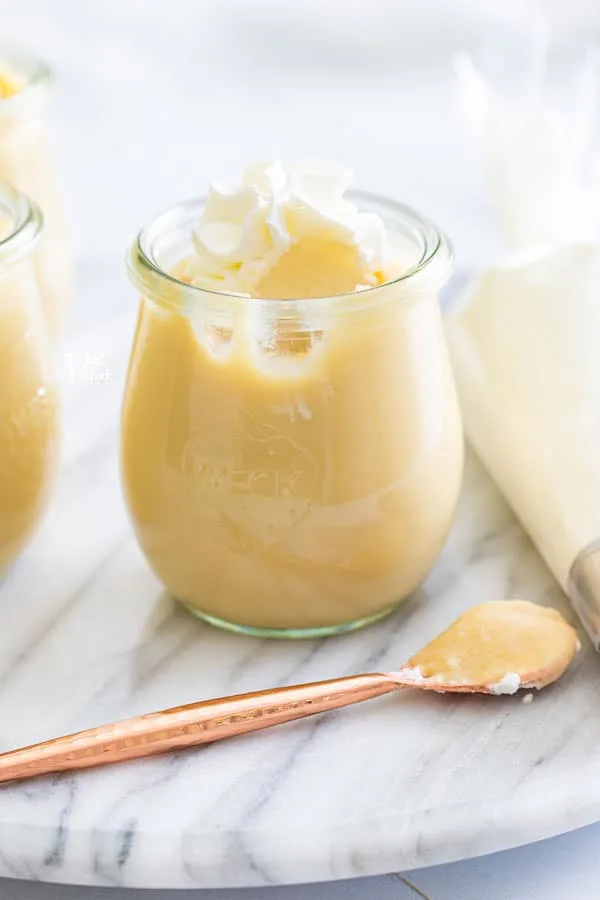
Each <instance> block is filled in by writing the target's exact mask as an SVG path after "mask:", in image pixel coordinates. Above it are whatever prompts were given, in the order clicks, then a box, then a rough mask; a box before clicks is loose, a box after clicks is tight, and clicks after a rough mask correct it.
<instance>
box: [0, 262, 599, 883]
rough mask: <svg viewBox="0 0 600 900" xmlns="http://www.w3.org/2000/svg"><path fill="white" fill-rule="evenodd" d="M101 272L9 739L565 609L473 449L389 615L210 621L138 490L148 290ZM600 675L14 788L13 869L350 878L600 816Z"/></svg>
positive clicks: (1, 630)
mask: <svg viewBox="0 0 600 900" xmlns="http://www.w3.org/2000/svg"><path fill="white" fill-rule="evenodd" d="M82 285H83V288H84V289H83V290H82V295H83V294H85V297H86V298H87V299H86V301H85V302H86V303H89V304H90V306H91V307H92V308H94V309H97V308H98V304H99V303H100V302H101V300H102V297H103V296H108V295H111V294H112V295H113V296H114V297H115V298H118V302H116V301H115V303H114V304H112V306H110V307H109V308H107V309H106V311H105V313H106V314H105V315H103V316H101V317H99V319H98V320H97V321H96V323H95V324H94V326H93V327H90V326H89V324H88V323H89V321H90V316H89V315H88V313H87V312H86V310H85V303H84V302H83V301H82V302H81V304H80V307H79V309H78V313H77V316H76V317H75V319H76V321H75V323H74V326H73V329H72V331H71V332H70V333H69V334H68V335H67V337H66V339H65V349H64V351H63V354H62V355H61V356H60V357H59V364H60V365H61V379H62V383H63V389H64V405H65V423H64V432H65V446H64V467H63V471H62V474H61V479H60V483H59V485H58V489H57V491H56V496H55V499H54V502H53V504H52V506H51V508H50V510H49V513H48V516H47V517H46V519H45V520H44V523H43V526H42V528H41V530H40V533H39V534H38V536H37V538H36V539H35V541H34V543H33V545H32V546H31V547H30V548H29V549H28V551H27V552H26V553H25V554H24V556H23V557H22V559H21V560H20V561H19V563H18V564H17V565H16V566H15V567H14V568H13V570H12V571H11V573H10V575H9V577H8V579H7V581H6V583H5V584H4V586H3V589H2V591H1V592H0V744H1V746H2V747H3V748H6V749H8V748H9V747H11V746H14V745H17V744H22V743H29V742H32V741H36V740H41V739H44V738H48V737H51V736H53V735H54V734H56V733H60V732H65V731H71V730H76V729H79V728H83V727H86V726H90V725H93V724H98V723H100V722H103V721H108V720H111V719H114V718H120V717H124V716H127V715H131V714H136V713H140V712H144V711H149V710H151V709H156V708H161V707H165V706H169V705H173V704H177V703H185V702H188V701H193V700H195V699H199V698H201V697H210V696H218V695H221V694H224V693H230V692H238V691H247V690H252V689H259V688H262V687H266V686H269V685H274V684H289V683H292V682H295V681H305V680H312V679H320V678H327V677H333V676H336V675H341V674H346V673H352V672H357V671H365V670H373V669H378V668H382V669H385V668H388V667H395V666H398V665H399V664H400V663H402V661H403V660H405V659H406V658H407V657H408V656H409V655H410V654H411V653H412V652H413V651H414V650H416V649H417V648H418V647H419V646H420V645H421V644H422V643H423V642H424V641H426V640H427V638H429V637H431V636H432V635H433V634H434V633H435V632H436V631H437V630H438V629H439V628H440V627H441V626H442V625H443V624H445V623H446V622H448V621H450V620H451V619H452V618H453V617H454V616H455V615H456V614H457V613H459V612H460V611H461V610H462V609H464V608H465V607H467V606H469V605H471V604H473V603H475V602H478V601H480V600H485V599H492V598H497V597H502V596H511V595H514V596H522V597H526V598H529V599H532V600H535V601H538V602H542V603H551V604H554V605H557V606H559V607H560V608H564V607H563V601H562V597H561V594H560V592H559V590H558V588H557V587H556V586H555V584H554V582H553V581H552V579H551V577H550V576H549V574H548V572H547V571H546V569H545V568H544V566H543V565H542V563H541V561H540V560H539V558H538V556H537V554H536V553H535V551H534V550H533V548H532V547H531V545H530V543H529V541H528V540H527V539H526V537H525V536H524V535H523V533H522V531H521V530H520V528H519V527H518V525H517V524H516V523H515V521H514V519H513V517H512V516H511V514H510V512H509V511H508V510H507V508H506V506H505V505H504V503H503V501H502V500H501V499H500V498H499V497H498V495H497V493H496V492H495V490H494V488H493V487H492V485H491V484H490V482H489V480H488V479H487V477H486V476H485V474H484V473H483V472H482V471H481V469H480V468H479V466H478V464H476V463H475V461H473V460H470V461H469V465H468V469H467V478H466V485H465V491H464V496H463V501H462V505H461V509H460V513H459V516H458V519H457V522H456V526H455V528H454V531H453V533H452V535H451V538H450V540H449V543H448V546H447V548H446V550H445V552H444V555H443V557H442V559H441V560H440V562H439V564H438V565H437V566H436V568H435V570H434V571H433V573H432V574H431V576H430V578H429V579H428V581H427V582H426V584H425V585H424V587H423V589H422V590H421V591H419V592H418V593H417V594H416V595H415V596H414V597H412V598H411V599H410V600H409V601H408V602H407V603H406V604H405V605H404V607H403V608H402V609H401V610H400V611H399V612H398V613H397V614H396V615H394V616H393V617H391V618H390V619H388V620H386V621H384V622H381V623H380V624H378V625H375V626H373V627H371V628H369V629H368V630H365V631H364V632H362V633H358V634H354V635H347V636H344V637H339V638H334V639H329V640H327V641H322V642H307V643H304V642H299V643H285V644H280V643H277V642H265V641H260V640H254V639H249V638H241V637H238V636H232V635H227V634H224V633H221V632H219V631H215V630H213V629H211V628H209V627H205V626H202V625H199V624H198V623H197V622H196V621H194V620H192V619H191V618H190V617H189V616H188V615H187V614H186V613H185V612H184V611H183V610H182V609H181V608H179V607H178V606H177V605H175V604H174V603H173V601H172V600H171V599H170V598H169V597H167V596H165V594H164V593H163V591H162V590H161V588H160V586H159V585H158V584H157V582H156V581H155V579H154V578H153V576H152V575H151V574H150V573H149V571H148V569H147V568H146V566H145V563H144V560H143V558H142V557H141V554H140V552H139V551H138V549H137V547H136V545H135V542H134V539H133V537H132V535H131V532H130V529H129V525H128V522H127V518H126V514H125V511H124V508H123V504H122V500H121V496H120V491H119V486H118V465H117V420H118V412H119V400H120V395H121V391H122V383H123V377H124V371H125V364H126V357H127V350H128V345H129V340H130V336H131V329H132V325H133V320H134V313H135V311H134V303H133V302H132V299H131V297H130V296H129V292H128V288H127V287H126V285H124V284H123V283H121V280H116V281H115V282H114V283H113V282H112V280H111V277H110V275H107V274H103V270H101V269H100V267H99V268H98V270H96V268H95V267H94V266H91V265H90V266H89V267H88V269H87V270H84V271H83V272H82ZM65 354H66V355H65ZM102 373H104V375H103V376H102ZM101 376H102V377H101ZM566 612H567V615H570V612H569V610H566ZM599 668H600V661H599V660H598V658H597V657H596V655H595V654H594V653H593V652H592V651H591V649H590V648H589V646H588V644H587V643H585V642H584V649H583V652H582V654H581V656H580V659H578V660H577V662H576V664H575V666H574V667H573V670H572V671H571V672H570V673H569V674H568V675H567V677H566V678H565V679H564V681H563V682H561V683H560V684H558V685H557V686H556V687H554V688H552V689H549V690H548V691H546V692H544V693H543V694H540V695H537V696H536V697H535V700H534V702H533V703H532V704H531V705H524V704H522V703H521V702H520V699H519V698H502V697H499V698H490V699H477V698H468V697H467V698H458V699H454V700H448V699H443V698H441V697H437V696H430V697H422V696H418V695H414V696H413V695H410V694H408V693H406V694H404V695H399V696H396V697H390V698H383V699H381V700H377V701H371V702H370V703H369V704H366V705H363V706H362V707H356V708H352V709H348V710H344V711H339V712H337V713H335V714H332V715H328V716H324V717H320V718H316V719H313V720H306V721H304V722H299V723H295V724H291V725H287V726H283V727H281V728H279V729H276V730H274V731H271V732H268V733H263V734H256V735H250V736H248V737H246V738H241V739H235V740H232V741H230V742H228V743H225V744H221V745H214V746H212V747H206V748H203V749H201V750H198V751H191V752H186V753H183V754H179V755H174V756H169V757H164V758H159V759H155V760H147V761H143V762H140V763H137V764H127V765H123V766H119V767H115V768H111V769H106V770H103V771H95V772H90V773H86V774H83V775H80V776H77V777H75V776H65V777H57V778H54V779H45V780H40V781H38V782H35V783H29V784H25V785H22V786H20V787H16V786H15V787H6V788H4V789H3V790H2V791H1V793H0V875H7V876H14V877H19V878H30V879H43V880H58V881H61V880H63V881H67V882H79V883H95V884H106V885H130V886H180V887H192V886H219V885H230V886H233V885H260V884H275V883H286V882H294V881H309V880H316V879H318V880H323V879H336V878H347V877H351V876H355V875H362V874H372V873H379V872H386V871H392V870H398V869H403V868H408V867H418V866H422V865H427V864H430V863H434V862H441V861H445V860H450V859H454V858H461V857H466V856H471V855H475V854H478V853H483V852H487V851H490V850H495V849H500V848H503V847H507V846H511V845H514V844H517V843H521V842H523V841H526V840H530V839H535V838H539V837H543V836H546V835H549V834H552V833H554V832H557V831H562V830H566V829H568V828H571V827H575V826H577V825H580V824H583V823H585V822H588V821H591V820H593V819H594V818H596V817H597V815H598V812H599V811H600V789H598V788H596V787H595V783H598V778H597V775H598V772H597V771H596V769H598V764H597V763H595V762H594V750H595V746H596V744H597V741H598V740H600V722H599V720H598V718H597V716H595V708H596V703H597V678H598V670H599ZM582 723H584V724H585V727H580V726H581V725H582Z"/></svg>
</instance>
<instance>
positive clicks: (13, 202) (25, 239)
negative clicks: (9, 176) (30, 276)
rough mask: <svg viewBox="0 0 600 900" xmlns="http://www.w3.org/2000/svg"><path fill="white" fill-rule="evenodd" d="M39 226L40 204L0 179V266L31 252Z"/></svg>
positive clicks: (7, 264) (40, 221) (2, 266)
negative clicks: (37, 204)
mask: <svg viewBox="0 0 600 900" xmlns="http://www.w3.org/2000/svg"><path fill="white" fill-rule="evenodd" d="M42 227H43V219H42V214H41V212H40V209H39V207H38V206H36V204H35V203H32V202H31V200H29V198H28V197H26V196H25V194H21V193H20V192H19V191H16V190H15V189H14V188H12V187H10V185H8V184H4V183H2V182H0V270H2V269H4V268H5V267H7V266H11V265H13V264H14V263H15V262H17V261H18V260H20V259H22V258H23V257H24V256H27V255H28V254H29V253H31V251H32V250H33V248H34V246H35V244H36V243H37V239H38V237H39V234H40V232H41V230H42Z"/></svg>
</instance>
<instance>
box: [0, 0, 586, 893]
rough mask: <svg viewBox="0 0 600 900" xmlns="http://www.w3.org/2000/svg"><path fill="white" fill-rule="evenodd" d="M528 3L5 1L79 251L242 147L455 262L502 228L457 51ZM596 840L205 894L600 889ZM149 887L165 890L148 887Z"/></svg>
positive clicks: (14, 889) (504, 25)
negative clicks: (309, 165) (35, 87)
mask: <svg viewBox="0 0 600 900" xmlns="http://www.w3.org/2000/svg"><path fill="white" fill-rule="evenodd" d="M547 5H548V7H549V8H551V11H552V15H553V16H554V19H555V21H556V22H557V23H558V28H559V32H560V36H561V40H562V41H563V42H564V43H569V42H570V43H572V42H574V41H577V40H581V39H582V36H585V37H586V39H587V40H589V39H590V38H597V37H598V36H600V12H598V11H597V10H598V6H597V3H596V2H594V0H587V2H584V0H580V2H563V0H554V2H551V3H549V4H547ZM533 6H534V5H533V4H532V3H528V2H522V0H513V2H506V0H504V2H503V3H502V4H499V3H498V2H488V3H486V2H483V0H454V2H452V3H449V2H443V0H329V2H326V0H295V2H291V0H279V2H277V0H221V2H218V0H103V2H101V3H100V2H93V3H92V2H85V0H52V2H49V0H14V2H11V0H0V26H1V31H0V38H1V39H2V41H6V42H7V43H10V42H16V43H19V44H20V45H22V46H23V47H24V48H27V49H29V50H31V51H33V52H37V53H39V54H41V55H43V56H45V57H46V58H48V59H49V60H50V61H51V62H52V64H53V65H54V67H55V69H56V71H57V98H56V103H55V105H54V109H53V123H52V124H53V132H54V138H55V145H56V150H57V156H58V159H59V164H60V169H61V177H62V181H63V184H64V190H65V196H66V198H67V203H68V207H69V211H70V214H71V219H72V222H73V226H74V232H75V239H76V246H77V252H78V261H79V264H80V266H81V267H84V266H97V265H102V266H105V267H106V268H107V270H108V269H109V268H110V269H112V270H113V271H115V272H117V271H120V270H121V268H122V260H123V256H124V253H125V249H126V247H127V245H128V243H129V242H130V240H131V239H132V237H133V235H134V233H135V232H136V230H137V229H138V228H139V226H140V225H141V224H143V223H144V222H145V221H146V220H147V219H148V218H149V217H150V216H152V215H153V214H154V213H155V212H156V211H158V210H160V209H161V208H162V207H163V206H165V205H167V204H169V203H171V202H173V201H175V200H179V199H183V198H184V197H189V196H191V195H193V194H199V193H202V192H203V190H204V189H205V186H206V183H207V181H208V180H209V179H215V178H219V179H227V178H235V177H236V176H237V175H238V174H239V173H240V170H241V169H242V167H243V166H244V164H245V163H246V162H248V161H250V160H251V159H254V158H256V157H265V156H267V157H271V156H280V157H282V158H283V160H284V161H289V160H293V159H297V158H302V157H306V156H312V157H314V156H322V157H328V158H332V159H335V160H339V161H340V162H344V163H347V164H350V165H352V166H353V167H354V169H355V171H356V181H357V183H358V184H359V185H360V186H361V187H363V188H367V189H371V190H378V191H381V192H384V193H386V194H390V195H392V196H395V197H397V198H399V199H402V200H404V201H405V202H408V203H411V204H414V205H415V206H417V207H418V208H420V209H422V210H423V211H424V212H426V213H428V214H429V215H430V216H431V217H432V218H434V219H435V220H437V221H438V222H439V223H440V224H441V225H442V226H443V227H444V228H445V229H446V230H447V231H448V232H449V233H450V235H451V237H452V238H453V241H454V243H455V246H456V250H457V257H458V262H459V265H460V266H463V267H468V266H472V265H474V264H477V263H479V262H481V261H482V260H483V259H485V258H486V257H487V256H488V255H489V254H491V253H494V252H496V251H497V249H498V242H497V239H496V237H495V234H494V231H493V228H492V225H491V223H490V221H489V217H488V214H487V207H486V200H485V196H484V193H483V191H482V185H481V181H480V177H479V173H478V170H477V165H476V161H475V160H474V159H473V158H472V157H471V156H470V154H469V148H468V145H467V142H466V139H465V137H464V134H463V130H462V123H461V120H460V116H459V114H458V108H457V103H456V97H455V90H454V85H453V82H452V77H451V61H452V57H453V55H454V54H455V53H456V51H457V50H460V49H467V50H477V48H479V47H481V45H482V41H483V42H485V43H486V44H490V43H491V44H493V45H494V46H496V47H502V46H505V45H507V43H508V42H510V41H511V40H513V39H514V33H513V32H512V31H511V29H513V28H515V27H519V26H522V24H523V22H524V21H525V20H526V17H527V15H528V14H529V13H530V11H531V10H532V9H533ZM511 35H513V38H511ZM515 40H516V39H515ZM517 44H518V41H517ZM110 283H112V281H110ZM121 283H122V285H123V288H122V302H124V303H126V302H133V301H132V298H131V295H130V292H129V290H128V287H127V285H126V282H125V278H124V277H123V278H122V282H121ZM109 302H110V303H114V302H121V298H120V296H119V297H111V298H107V303H109ZM0 808H1V797H0ZM599 844H600V827H593V828H589V829H586V830H585V831H582V832H578V833H574V834H572V835H569V836H566V837H564V838H560V839H555V840H553V841H550V842H546V843H543V844H539V845H536V846H534V847H530V848H522V849H520V850H516V851H512V852H510V853H504V854H498V855H497V856H494V857H489V858H487V859H482V860H474V861H471V862H465V863H458V864H455V865H452V866H444V867H440V868H438V869H431V870H425V871H421V872H416V873H408V874H407V875H406V879H408V880H407V881H403V880H402V878H401V877H400V876H393V875H391V876H387V877H382V878H376V879H367V880H364V881H355V882H345V883H340V884H337V885H317V886H312V887H294V888H273V889H269V890H262V889H261V890H249V891H247V892H235V891H222V892H219V893H217V892H213V891H207V892H199V893H201V894H202V896H203V897H204V898H206V900H208V898H211V900H212V898H214V900H217V898H219V900H229V898H233V897H238V896H239V898H240V900H256V898H258V897H267V898H272V900H321V898H327V900H338V898H342V897H343V898H361V900H363V898H364V900H375V898H377V900H387V898H411V897H412V898H415V897H419V896H426V897H429V898H430V900H450V898H457V900H566V898H581V900H588V898H589V900H592V898H596V897H598V893H599V889H598V887H597V881H596V875H597V868H598V863H597V860H598V858H599V857H598V850H599ZM0 851H1V848H0ZM409 882H410V883H412V884H413V885H415V889H413V888H411V887H410V886H409ZM419 891H420V892H421V894H419ZM150 896H156V895H151V894H149V893H148V892H140V894H139V897H140V900H141V898H145V900H147V898H149V897H150ZM125 897H129V898H131V897H133V895H132V894H127V892H123V891H120V892H116V891H115V892H113V891H109V890H106V889H103V890H97V889H96V890H94V889H89V890H85V889H81V888H62V887H58V886H43V885H31V884H26V883H19V882H6V881H0V898H2V900H58V898H65V900H96V898H97V900H100V898H106V900H117V898H118V900H123V898H125ZM164 898H165V895H164V894H162V893H161V900H164Z"/></svg>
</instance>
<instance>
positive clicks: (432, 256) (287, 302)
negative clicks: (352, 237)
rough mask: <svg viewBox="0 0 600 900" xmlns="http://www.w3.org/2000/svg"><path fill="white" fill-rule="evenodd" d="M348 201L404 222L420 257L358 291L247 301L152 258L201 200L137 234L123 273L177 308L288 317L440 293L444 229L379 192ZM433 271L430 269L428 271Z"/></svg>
mask: <svg viewBox="0 0 600 900" xmlns="http://www.w3.org/2000/svg"><path fill="white" fill-rule="evenodd" d="M346 196H347V197H348V199H349V200H354V201H356V202H357V204H358V205H359V208H361V207H362V208H367V209H368V208H369V207H378V208H380V209H385V210H387V211H388V213H389V214H390V216H392V217H395V219H396V220H400V221H403V223H404V227H405V228H406V229H407V230H410V231H411V232H412V235H413V237H414V236H415V235H416V236H418V238H419V240H420V243H421V252H420V256H419V258H418V259H417V260H416V261H415V262H414V263H413V264H412V265H411V266H409V267H408V268H407V269H406V270H404V271H403V272H402V273H401V274H400V275H398V276H396V277H393V278H390V279H389V281H384V282H382V283H381V284H378V285H373V286H369V287H366V288H361V289H360V290H358V291H351V292H348V293H344V294H336V295H333V296H325V297H314V298H310V299H306V298H294V299H272V298H269V299H266V298H260V297H248V296H247V295H245V294H235V293H228V292H227V291H216V290H211V289H209V288H203V287H199V286H197V285H193V284H189V283H188V282H185V281H182V280H181V279H179V278H177V277H176V276H175V275H173V274H172V273H171V272H169V271H167V270H166V269H165V268H163V267H162V266H161V264H160V263H159V262H158V260H157V259H156V256H155V254H154V251H153V245H154V242H155V241H156V239H157V238H158V236H159V235H160V234H164V233H165V231H167V230H169V229H172V230H174V229H175V227H176V223H177V222H178V221H181V219H182V217H186V218H187V219H191V218H192V215H191V214H192V213H194V214H195V217H196V218H197V217H198V216H199V215H200V212H201V211H202V208H203V206H204V203H205V202H206V196H201V197H197V198H194V199H192V200H186V201H183V202H182V203H177V204H174V205H172V206H169V207H168V208H167V209H166V210H163V212H162V213H160V214H159V215H158V216H156V217H155V218H154V219H153V220H152V221H151V222H150V224H149V225H147V226H146V227H144V228H142V229H141V231H140V232H139V233H138V235H137V237H136V239H135V240H134V243H133V245H132V247H131V249H130V251H129V253H128V256H127V270H128V275H129V279H130V281H131V282H132V284H133V285H134V286H135V287H136V288H137V289H138V290H139V291H140V292H141V293H142V294H144V295H146V296H148V295H150V296H151V297H152V299H154V300H156V301H158V302H159V303H161V304H162V305H166V306H168V307H171V308H174V309H179V310H181V308H182V306H183V308H184V309H185V308H189V306H190V305H191V306H192V307H193V306H196V305H197V304H201V305H202V306H203V307H205V306H206V305H207V304H209V305H210V303H211V302H212V304H214V305H215V306H218V307H222V305H223V304H224V303H227V304H228V305H231V304H234V305H242V306H243V305H246V304H253V305H257V304H258V305H260V306H261V307H262V308H263V309H264V310H265V311H271V312H274V311H277V312H278V314H281V313H282V312H283V313H285V312H286V311H287V312H289V313H290V314H292V315H293V314H294V313H296V312H297V311H298V310H299V309H305V308H306V306H307V304H310V308H311V310H317V309H320V310H324V309H327V311H328V312H334V311H339V312H343V311H356V310H358V309H364V308H366V307H369V306H375V305H379V304H380V303H382V302H383V303H385V302H389V301H390V295H389V292H387V291H386V288H389V287H390V286H393V287H394V288H396V289H403V288H405V289H406V290H404V291H402V290H401V293H403V294H405V295H406V296H408V295H410V296H414V295H415V294H417V293H419V294H420V293H422V292H424V291H428V292H431V291H432V290H436V291H437V290H439V289H440V287H441V286H442V285H443V284H444V283H445V282H446V281H447V279H448V277H449V274H450V270H451V266H452V260H453V249H452V245H451V243H450V241H449V239H448V238H447V236H446V235H445V233H444V232H443V231H441V230H440V229H439V228H438V227H437V226H436V225H435V224H434V223H433V222H432V221H431V220H430V219H428V218H427V217H426V216H423V215H421V213H419V212H417V211H416V210H415V209H413V208H412V207H411V206H407V205H405V204H403V203H399V202H397V201H395V200H391V199H389V198H387V197H384V196H383V195H380V194H375V193H371V192H369V191H361V190H350V191H348V192H347V195H346ZM432 269H433V270H434V271H431V270H432ZM427 270H429V272H430V274H431V276H432V277H430V278H425V279H423V278H422V277H420V276H423V275H424V274H425V272H426V271H427ZM398 299H399V294H398V290H395V292H394V300H395V301H396V302H398Z"/></svg>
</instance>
